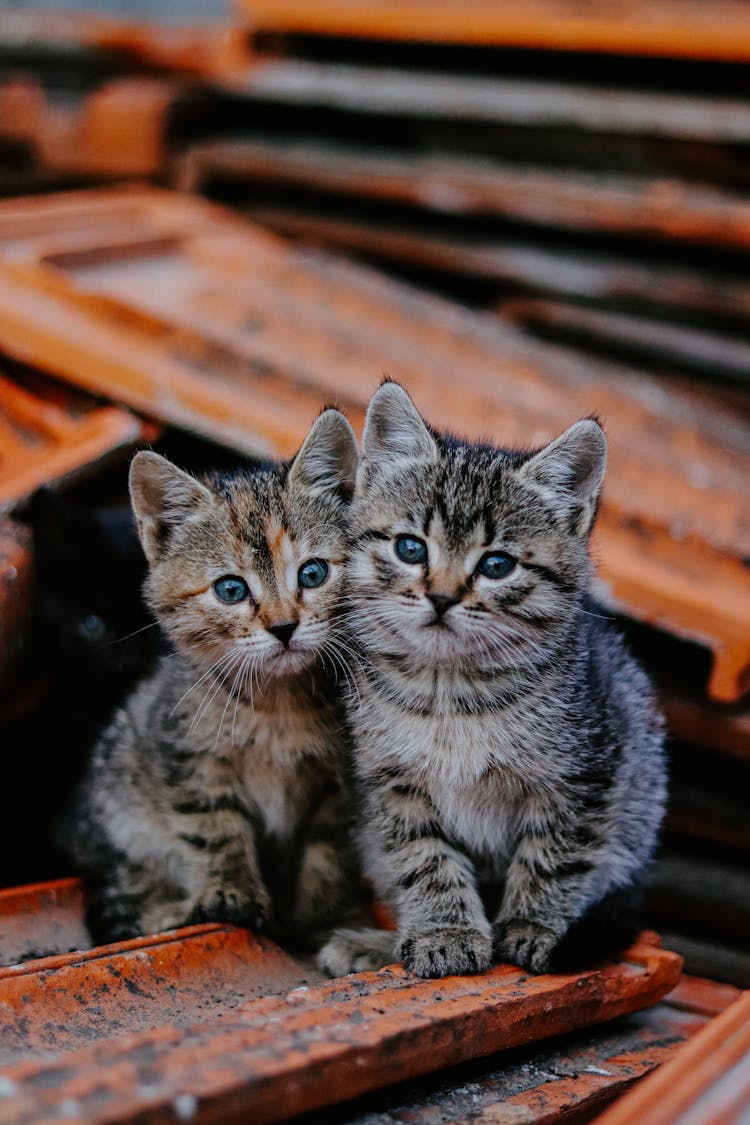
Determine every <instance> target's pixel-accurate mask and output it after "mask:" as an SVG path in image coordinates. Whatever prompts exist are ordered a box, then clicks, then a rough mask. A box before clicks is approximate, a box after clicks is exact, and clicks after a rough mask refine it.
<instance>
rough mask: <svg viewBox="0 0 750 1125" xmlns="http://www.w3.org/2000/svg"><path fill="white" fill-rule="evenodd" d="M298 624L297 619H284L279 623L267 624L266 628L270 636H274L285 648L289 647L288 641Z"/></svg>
mask: <svg viewBox="0 0 750 1125" xmlns="http://www.w3.org/2000/svg"><path fill="white" fill-rule="evenodd" d="M298 625H299V621H284V622H282V623H281V624H280V625H267V626H266V629H267V630H268V632H269V633H270V634H271V636H273V637H276V638H277V640H279V641H281V643H282V644H283V645H284V647H285V648H289V642H290V641H291V639H292V634H293V633H294V630H295V629H296V628H297V626H298Z"/></svg>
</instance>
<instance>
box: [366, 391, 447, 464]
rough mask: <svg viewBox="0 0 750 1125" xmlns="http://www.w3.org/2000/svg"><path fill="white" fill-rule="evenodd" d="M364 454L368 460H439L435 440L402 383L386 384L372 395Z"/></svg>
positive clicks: (368, 411) (368, 410) (368, 409)
mask: <svg viewBox="0 0 750 1125" xmlns="http://www.w3.org/2000/svg"><path fill="white" fill-rule="evenodd" d="M362 451H363V454H364V456H365V457H368V458H373V459H377V458H379V457H404V458H407V459H408V460H410V461H435V460H437V456H438V449H437V445H436V443H435V439H434V438H433V436H432V434H431V433H430V431H429V430H428V429H427V426H426V425H425V423H424V420H423V419H422V416H421V414H420V413H419V411H418V410H417V408H416V406H415V405H414V403H413V402H412V400H411V398H410V397H409V395H408V394H407V393H406V391H405V390H404V388H403V387H402V386H400V385H399V384H398V383H384V384H383V386H382V387H380V388H379V389H378V390H377V391H376V392H375V394H374V395H373V396H372V399H371V400H370V405H369V406H368V408H367V418H366V419H365V432H364V437H363V439H362Z"/></svg>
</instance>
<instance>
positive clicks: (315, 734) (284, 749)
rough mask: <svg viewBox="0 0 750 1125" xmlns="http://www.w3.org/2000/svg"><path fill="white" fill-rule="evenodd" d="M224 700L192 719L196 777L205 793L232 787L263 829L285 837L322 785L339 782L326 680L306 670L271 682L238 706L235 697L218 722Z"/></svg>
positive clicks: (336, 728)
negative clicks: (196, 720)
mask: <svg viewBox="0 0 750 1125" xmlns="http://www.w3.org/2000/svg"><path fill="white" fill-rule="evenodd" d="M224 703H225V701H224V700H223V699H221V698H218V699H217V702H216V706H215V708H213V707H212V708H210V709H209V712H208V713H207V714H205V715H204V716H203V717H202V718H201V721H200V723H199V724H197V726H196V730H195V734H194V745H195V749H196V750H197V751H198V757H197V761H199V762H200V772H201V773H202V775H203V777H202V781H201V783H202V784H203V785H204V786H205V787H206V789H207V790H208V791H209V792H210V790H211V789H212V788H214V787H215V788H216V789H217V791H223V790H224V789H225V788H226V787H229V788H231V790H232V791H233V792H235V793H236V794H237V796H238V797H239V798H240V800H241V801H242V803H243V805H244V807H245V808H246V809H247V811H248V813H249V814H250V816H251V817H252V818H253V820H254V821H255V823H256V825H257V828H258V830H259V832H260V834H261V835H262V836H265V837H267V838H268V839H270V840H273V841H276V842H277V843H278V842H286V841H288V840H290V839H291V838H292V837H294V835H295V834H296V833H297V831H298V829H299V826H300V823H301V822H303V821H304V820H305V819H306V818H307V816H308V815H309V813H310V811H311V810H312V808H313V807H314V805H315V803H316V801H317V800H318V799H319V796H320V794H321V792H322V791H323V790H324V789H325V788H326V787H327V786H329V785H330V784H331V783H332V782H339V781H340V776H339V775H340V772H341V759H342V750H343V748H342V740H341V732H340V724H339V720H338V715H337V712H336V708H335V705H334V703H333V701H332V699H330V698H329V697H328V696H327V695H326V692H325V685H322V684H319V683H316V682H315V681H313V680H312V679H311V677H310V676H309V675H307V676H305V677H304V679H302V678H300V680H299V681H298V680H297V679H296V678H295V679H289V680H279V681H276V682H273V681H272V682H271V684H270V685H268V687H267V688H266V690H265V691H264V692H262V693H261V692H257V691H256V692H255V694H254V698H253V701H252V703H251V702H250V700H249V699H241V700H240V701H239V703H238V705H237V708H236V711H235V710H234V703H232V706H231V714H230V713H229V711H228V712H227V714H224V718H223V722H222V720H221V716H222V712H223V708H224ZM214 711H215V712H216V713H215V714H214V713H213V712H214ZM217 723H220V724H221V726H220V735H219V738H218V739H217V737H216V733H215V732H216V730H217V729H219V728H218V727H217ZM195 780H196V779H195V778H193V781H195Z"/></svg>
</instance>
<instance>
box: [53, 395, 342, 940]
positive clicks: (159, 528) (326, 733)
mask: <svg viewBox="0 0 750 1125" xmlns="http://www.w3.org/2000/svg"><path fill="white" fill-rule="evenodd" d="M356 463H357V446H356V441H355V438H354V435H353V433H352V430H351V427H350V426H349V423H348V422H347V421H346V419H345V418H344V417H343V415H342V414H340V413H338V411H336V410H326V411H325V412H324V413H323V414H322V415H321V416H320V417H319V418H318V420H317V422H316V423H315V425H314V426H313V428H312V430H311V432H310V434H309V435H308V437H307V440H306V441H305V443H304V445H303V446H302V448H301V450H300V452H299V453H298V454H297V456H296V457H295V458H294V460H293V461H292V463H291V464H284V465H276V464H267V465H264V466H262V467H260V468H258V469H257V470H243V471H239V472H235V473H232V474H214V475H213V476H207V477H205V478H204V479H202V480H196V479H194V478H193V477H191V476H189V475H188V474H187V473H185V472H182V471H181V470H180V469H178V468H176V467H175V466H174V465H172V464H171V463H170V462H169V461H167V460H166V459H165V458H163V457H160V456H158V455H157V454H155V453H150V452H141V453H138V454H136V456H135V458H134V460H133V463H132V467H131V473H130V493H131V499H132V504H133V509H134V512H135V516H136V520H137V525H138V533H139V536H140V540H141V543H142V545H143V549H144V551H145V554H146V557H147V560H148V563H149V574H148V577H147V581H146V592H147V599H148V602H149V604H150V606H151V608H152V610H153V612H154V614H155V615H156V617H157V619H158V620H159V622H160V623H161V625H162V626H163V628H164V630H165V632H166V633H167V635H168V637H169V639H170V640H171V641H172V643H173V644H174V646H175V650H176V651H175V653H174V654H173V655H171V656H165V657H163V658H162V659H161V661H160V662H159V664H158V666H157V669H156V671H155V672H154V674H153V675H151V676H149V677H148V678H146V679H145V680H143V681H142V682H141V683H140V685H139V687H138V688H137V689H136V690H135V692H134V693H133V694H132V695H131V697H130V698H129V699H128V701H127V702H126V704H125V705H124V706H123V707H122V708H121V709H120V710H119V711H118V712H117V714H116V715H115V718H114V720H113V722H112V724H111V726H110V727H109V729H108V730H107V731H106V733H105V734H104V735H103V736H102V737H101V739H100V741H99V743H98V745H97V747H96V749H95V752H94V757H93V762H92V765H91V767H90V770H89V774H88V776H87V779H86V781H85V783H84V787H83V790H82V794H81V797H80V800H79V803H78V805H77V808H76V810H75V816H74V817H73V818H71V819H72V820H73V822H74V828H73V830H72V831H73V834H74V840H73V851H74V855H75V857H76V859H77V860H78V863H79V864H80V866H81V868H82V869H83V871H84V872H85V873H86V874H87V876H88V885H89V897H88V904H89V919H90V924H91V927H92V930H93V932H94V934H95V936H96V937H97V938H98V939H99V940H108V941H115V940H123V939H126V938H129V937H132V936H134V935H136V934H141V933H146V932H152V931H155V930H164V929H169V928H172V927H174V926H179V925H183V924H186V923H193V922H199V921H226V922H233V923H241V924H247V925H249V926H251V927H252V928H260V927H266V928H268V929H269V930H270V931H271V932H272V933H274V934H276V935H278V936H282V937H283V938H284V939H285V940H288V941H291V942H293V943H297V944H302V945H307V944H310V945H313V944H319V940H320V934H321V932H323V931H326V927H328V930H327V932H330V926H331V924H332V921H333V919H335V918H338V920H339V921H340V920H341V918H342V914H343V915H345V911H346V908H347V904H348V903H349V902H350V901H352V897H353V895H354V894H355V891H354V889H353V888H354V887H355V886H356V872H355V871H354V869H353V868H354V864H353V859H352V849H351V847H350V846H347V840H348V833H347V828H348V820H349V815H350V812H349V806H350V801H348V800H347V797H346V792H345V791H346V783H345V768H344V732H343V725H342V716H341V715H340V713H339V709H338V706H337V702H336V691H335V690H334V689H335V678H336V677H335V670H336V663H337V662H339V663H341V661H342V657H341V655H340V653H339V651H338V646H339V644H345V643H346V642H343V641H340V640H339V632H338V629H339V627H338V625H337V615H338V608H339V605H340V601H341V590H342V577H343V565H342V563H343V553H344V544H345V517H346V509H347V505H348V500H349V498H350V497H351V491H352V486H353V482H354V474H355V468H356Z"/></svg>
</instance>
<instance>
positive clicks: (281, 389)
mask: <svg viewBox="0 0 750 1125" xmlns="http://www.w3.org/2000/svg"><path fill="white" fill-rule="evenodd" d="M0 349H2V350H5V351H7V352H8V353H10V354H11V355H14V356H16V357H18V358H22V359H24V360H25V361H26V362H31V363H33V364H34V365H35V366H37V367H40V368H43V369H46V370H47V371H50V372H53V373H55V374H56V375H59V376H62V377H64V378H66V379H68V380H69V381H73V382H77V383H78V384H79V385H81V386H85V387H87V388H89V389H90V390H93V391H95V392H97V393H99V394H103V395H111V396H114V397H116V398H117V399H119V400H120V401H122V402H125V403H128V404H130V405H132V406H135V407H136V408H137V409H139V410H141V411H143V412H144V413H146V414H149V415H152V416H155V417H158V418H160V419H162V420H164V421H168V422H172V423H174V424H177V425H180V426H187V427H189V428H192V429H196V430H198V431H201V432H203V433H205V434H207V435H208V436H210V437H213V438H215V439H218V440H219V441H223V442H225V443H227V444H229V445H232V446H234V447H236V448H238V449H240V450H244V451H248V452H251V453H256V454H257V453H261V454H268V453H271V454H289V453H291V452H292V451H293V450H294V448H295V446H296V445H297V444H298V443H299V442H300V440H301V439H302V437H303V435H304V433H305V432H306V430H307V427H308V426H309V424H310V421H311V420H312V418H313V417H314V416H315V415H316V414H317V413H318V411H319V410H320V407H321V406H322V404H323V403H324V402H325V401H329V400H337V401H338V402H339V403H340V404H341V405H342V406H343V407H344V408H347V409H349V411H350V412H351V415H352V418H353V420H354V421H355V423H356V424H359V423H360V422H361V418H362V412H363V409H364V407H365V405H366V402H367V399H368V398H369V395H370V394H371V393H372V391H373V390H374V388H375V387H376V386H377V384H378V382H379V380H380V379H381V377H382V375H383V374H385V373H388V374H390V375H391V376H393V377H394V378H397V379H400V380H402V381H403V382H404V383H405V384H406V386H407V387H408V388H409V389H410V391H411V392H412V394H413V395H414V396H415V398H416V400H417V403H418V405H419V406H420V407H421V408H422V409H423V411H424V412H425V414H427V415H428V417H429V418H430V419H431V420H432V421H434V422H435V423H436V424H438V425H443V426H446V427H447V428H449V429H453V430H457V431H459V432H463V433H468V434H473V435H478V434H486V435H488V436H490V437H491V438H492V439H494V440H495V441H497V442H498V444H501V445H502V444H509V443H512V444H517V443H521V444H524V445H528V444H534V443H541V442H543V441H545V440H548V439H549V438H551V437H552V436H553V435H555V434H556V433H558V432H559V431H560V429H561V428H563V427H564V426H566V425H568V424H569V423H570V422H572V421H573V420H574V419H575V418H578V417H581V416H584V415H587V414H590V413H591V412H598V413H599V414H600V415H601V416H602V418H603V420H604V422H605V424H607V425H608V430H609V438H610V462H609V468H608V473H607V483H606V488H605V494H604V501H603V507H602V516H601V520H600V526H599V529H598V531H597V535H596V540H595V553H596V557H597V559H598V561H599V563H600V568H599V574H600V579H599V583H598V587H597V592H598V594H599V595H600V597H601V598H603V599H604V602H605V604H608V605H610V606H612V607H613V608H616V609H620V610H623V611H625V612H627V613H628V614H630V615H632V616H634V617H636V618H638V619H640V620H643V621H646V622H648V623H650V624H653V625H656V626H658V627H659V628H662V629H664V630H666V631H669V632H672V633H675V634H676V635H678V636H681V637H685V638H687V639H690V640H696V641H698V642H699V643H701V644H704V645H706V646H707V647H708V648H709V649H710V650H711V652H712V653H713V670H712V674H711V679H710V683H709V692H710V694H711V695H712V696H714V697H715V698H716V699H719V700H725V701H728V700H736V699H737V698H739V697H740V696H741V695H742V693H743V691H744V690H745V688H746V687H747V686H748V673H749V672H750V583H749V582H748V575H747V568H746V565H745V563H744V560H745V559H746V558H747V557H748V556H749V555H750V521H748V519H747V479H748V473H749V472H750V426H748V424H747V422H746V421H744V420H743V419H742V417H741V416H739V415H738V414H736V413H732V412H731V411H729V410H727V409H725V408H723V407H721V406H719V405H717V404H716V403H714V402H713V401H712V400H711V397H710V396H709V395H707V394H705V393H704V392H701V391H699V390H696V391H689V390H687V389H682V390H679V391H678V390H676V389H675V387H674V386H667V385H665V384H663V383H660V382H659V380H657V379H653V378H648V377H646V376H641V375H637V374H635V373H633V372H627V373H625V372H623V371H621V370H619V369H618V368H616V367H608V366H607V365H606V364H604V363H597V362H595V361H593V360H586V359H584V358H582V357H578V356H576V357H572V356H570V355H568V354H566V353H564V352H560V351H557V350H555V349H554V348H551V347H548V346H546V345H543V344H540V343H535V342H533V341H531V340H529V339H528V338H526V337H524V336H523V335H522V334H520V333H519V332H517V331H516V330H514V329H513V328H511V327H509V326H506V325H504V324H502V322H501V321H500V320H499V319H498V318H497V317H495V316H492V315H489V314H481V313H474V312H471V311H469V310H467V309H464V308H462V307H460V306H457V305H454V304H451V303H449V302H447V301H444V300H441V299H439V298H437V297H433V296H430V295H428V294H424V293H420V292H419V291H417V290H414V289H411V288H409V287H407V286H405V285H401V284H399V283H397V282H395V281H393V280H391V279H388V278H385V277H383V276H382V275H380V274H377V273H375V272H373V271H369V270H366V269H364V268H361V267H357V266H355V265H352V264H351V263H348V262H345V261H342V260H338V259H336V258H333V257H331V256H329V255H326V254H321V253H315V252H300V251H295V250H293V249H291V248H290V247H289V246H288V245H287V244H285V243H284V242H283V241H281V240H280V239H277V238H275V237H274V236H272V235H270V234H268V233H267V232H264V231H262V230H260V229H259V228H257V227H254V226H252V225H250V224H248V223H245V222H243V221H241V220H239V219H237V218H236V217H235V216H233V215H232V214H230V213H227V212H225V211H222V210H221V209H219V208H215V207H212V206H211V205H209V204H206V203H204V202H203V201H201V200H198V199H190V198H186V197H182V196H174V195H171V194H169V193H164V192H158V191H142V192H135V191H130V192H127V191H111V192H92V193H81V194H78V195H76V194H72V195H69V196H62V197H49V198H46V199H45V198H37V199H33V200H22V201H18V202H6V203H3V204H2V205H0ZM709 499H710V502H707V501H708V500H709Z"/></svg>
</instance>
